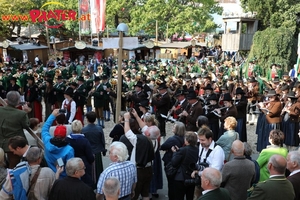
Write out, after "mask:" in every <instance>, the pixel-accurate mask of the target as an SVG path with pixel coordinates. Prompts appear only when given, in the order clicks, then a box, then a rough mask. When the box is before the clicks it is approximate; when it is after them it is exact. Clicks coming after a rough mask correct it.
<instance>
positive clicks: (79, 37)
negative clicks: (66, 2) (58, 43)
mask: <svg viewBox="0 0 300 200" xmlns="http://www.w3.org/2000/svg"><path fill="white" fill-rule="evenodd" d="M80 1H81V0H78V13H77V17H78V18H79V17H80V16H79V15H80ZM78 27H79V32H78V39H79V41H81V33H80V29H81V27H80V20H78Z"/></svg>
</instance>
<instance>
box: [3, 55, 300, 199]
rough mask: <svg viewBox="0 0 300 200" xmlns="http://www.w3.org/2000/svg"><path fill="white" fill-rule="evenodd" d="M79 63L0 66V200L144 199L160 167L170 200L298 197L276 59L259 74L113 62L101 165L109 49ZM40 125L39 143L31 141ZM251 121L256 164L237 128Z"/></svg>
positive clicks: (287, 100) (286, 99)
mask: <svg viewBox="0 0 300 200" xmlns="http://www.w3.org/2000/svg"><path fill="white" fill-rule="evenodd" d="M81 59H82V57H80V60H79V61H74V62H70V61H65V60H63V59H62V60H60V61H59V62H54V61H49V62H48V63H47V65H46V67H44V66H43V65H42V64H41V63H40V62H37V63H35V64H34V65H33V66H29V64H21V65H20V66H18V68H10V67H6V71H5V72H3V71H0V78H1V81H2V85H1V87H2V89H1V97H2V98H3V99H5V100H3V99H2V101H1V104H2V105H3V106H2V107H0V122H1V128H0V145H1V146H0V147H1V148H2V149H0V170H1V171H3V172H4V174H2V173H1V175H0V178H1V179H0V184H1V185H2V189H1V191H0V198H1V199H12V198H14V199H24V198H25V197H26V198H28V199H49V200H52V199H53V200H54V199H55V200H57V199H97V200H102V199H122V200H127V199H133V200H137V199H140V198H142V199H144V200H148V199H154V198H157V197H158V196H159V194H158V191H159V190H160V189H162V188H163V182H162V180H163V170H164V171H165V174H166V177H167V185H168V198H169V199H170V200H183V199H187V200H192V199H201V200H203V199H232V200H242V199H247V198H248V199H282V198H284V199H291V200H292V199H299V198H300V197H299V196H300V191H298V190H299V189H298V185H299V184H300V179H298V178H296V177H297V176H298V174H299V169H300V153H299V152H298V151H295V150H296V149H297V148H298V146H299V136H298V132H299V115H300V105H299V103H300V96H299V95H300V84H298V81H297V79H295V77H293V76H292V75H291V74H284V73H282V72H281V71H280V69H281V66H278V65H272V66H271V68H270V76H269V77H268V78H266V79H264V78H261V77H260V75H261V73H262V72H261V68H260V67H259V66H258V65H257V64H256V61H255V60H253V61H251V62H250V64H249V67H248V68H247V76H246V75H245V74H244V72H243V71H242V70H241V69H242V67H241V64H240V63H231V62H230V61H228V60H225V61H224V62H222V63H220V62H215V61H214V60H208V59H206V58H205V56H203V57H202V58H198V57H196V56H194V55H192V56H191V58H189V59H187V58H185V57H181V60H180V61H176V62H175V61H169V62H164V63H162V62H161V61H159V60H158V61H151V63H150V62H149V61H139V62H135V61H133V60H131V61H130V62H127V61H123V64H122V67H123V69H122V74H120V75H119V76H122V79H123V80H122V99H121V104H122V105H121V109H122V111H121V113H120V116H118V117H119V121H118V122H116V125H115V127H114V128H113V129H112V130H108V132H109V134H107V135H109V137H111V139H112V143H111V144H109V148H108V154H109V155H108V157H109V159H110V161H111V164H110V165H109V166H108V167H107V168H105V169H104V168H103V160H102V156H106V152H107V150H106V146H107V145H108V144H106V142H105V141H107V140H106V138H105V134H104V130H106V129H105V122H106V121H110V120H111V119H112V116H114V115H115V107H116V106H115V99H116V92H117V91H116V85H117V84H118V83H117V80H116V78H117V76H118V74H117V73H116V70H115V64H114V60H113V58H112V57H111V56H110V57H109V58H108V59H104V60H101V61H97V60H96V59H92V60H91V61H89V62H85V61H84V59H83V60H81ZM13 70H14V72H12V71H13ZM133 75H134V76H135V77H133ZM246 77H248V78H246ZM280 79H281V80H280ZM42 104H44V105H45V106H44V107H42ZM42 108H45V109H44V110H43V109H42ZM43 116H44V117H43ZM250 118H251V119H250ZM168 121H170V122H174V127H173V130H172V132H173V134H174V135H172V136H170V137H168V138H167V137H166V136H167V130H166V123H167V122H168ZM42 122H43V125H42V129H41V133H40V135H39V137H40V139H41V141H42V144H43V145H40V144H39V143H38V142H36V143H34V144H33V143H31V142H30V143H29V141H31V140H32V138H31V140H30V139H29V138H30V135H32V134H35V133H34V132H32V131H30V130H31V129H34V130H36V129H37V127H38V124H39V123H42ZM86 122H87V123H86ZM254 123H256V134H257V138H258V139H257V151H258V152H260V155H259V157H258V159H257V160H255V161H254V160H252V159H251V151H249V149H250V150H251V147H250V148H249V144H248V143H247V135H248V133H247V129H246V125H247V124H249V125H252V124H254ZM25 130H27V132H26V131H25ZM28 131H29V133H28ZM25 133H26V134H25ZM34 138H35V137H33V140H35V139H34ZM33 142H34V141H33ZM35 145H39V147H36V146H35ZM161 152H163V153H164V155H163V157H162V158H161ZM6 168H7V170H5V169H6ZM287 175H288V180H287V179H286V178H285V177H286V176H287ZM237 185H238V187H237ZM252 185H253V187H251V186H252ZM274 190H275V191H276V192H272V191H274Z"/></svg>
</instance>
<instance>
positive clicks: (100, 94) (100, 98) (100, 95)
mask: <svg viewBox="0 0 300 200" xmlns="http://www.w3.org/2000/svg"><path fill="white" fill-rule="evenodd" d="M104 93H106V91H104V89H103V86H102V85H101V84H100V85H99V86H98V87H97V86H96V90H95V92H94V93H93V96H94V107H95V108H101V107H103V106H104Z"/></svg>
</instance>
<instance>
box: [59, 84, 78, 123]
mask: <svg viewBox="0 0 300 200" xmlns="http://www.w3.org/2000/svg"><path fill="white" fill-rule="evenodd" d="M64 94H65V97H66V98H65V100H64V101H63V102H62V105H61V109H64V110H65V111H66V113H65V115H66V120H65V124H71V123H72V122H73V120H74V118H75V114H76V102H75V101H74V100H73V99H72V97H73V95H74V90H73V88H72V87H68V88H67V89H66V91H65V92H64Z"/></svg>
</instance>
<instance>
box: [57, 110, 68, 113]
mask: <svg viewBox="0 0 300 200" xmlns="http://www.w3.org/2000/svg"><path fill="white" fill-rule="evenodd" d="M58 112H59V113H60V114H65V113H66V112H67V111H66V109H59V111H58Z"/></svg>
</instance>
